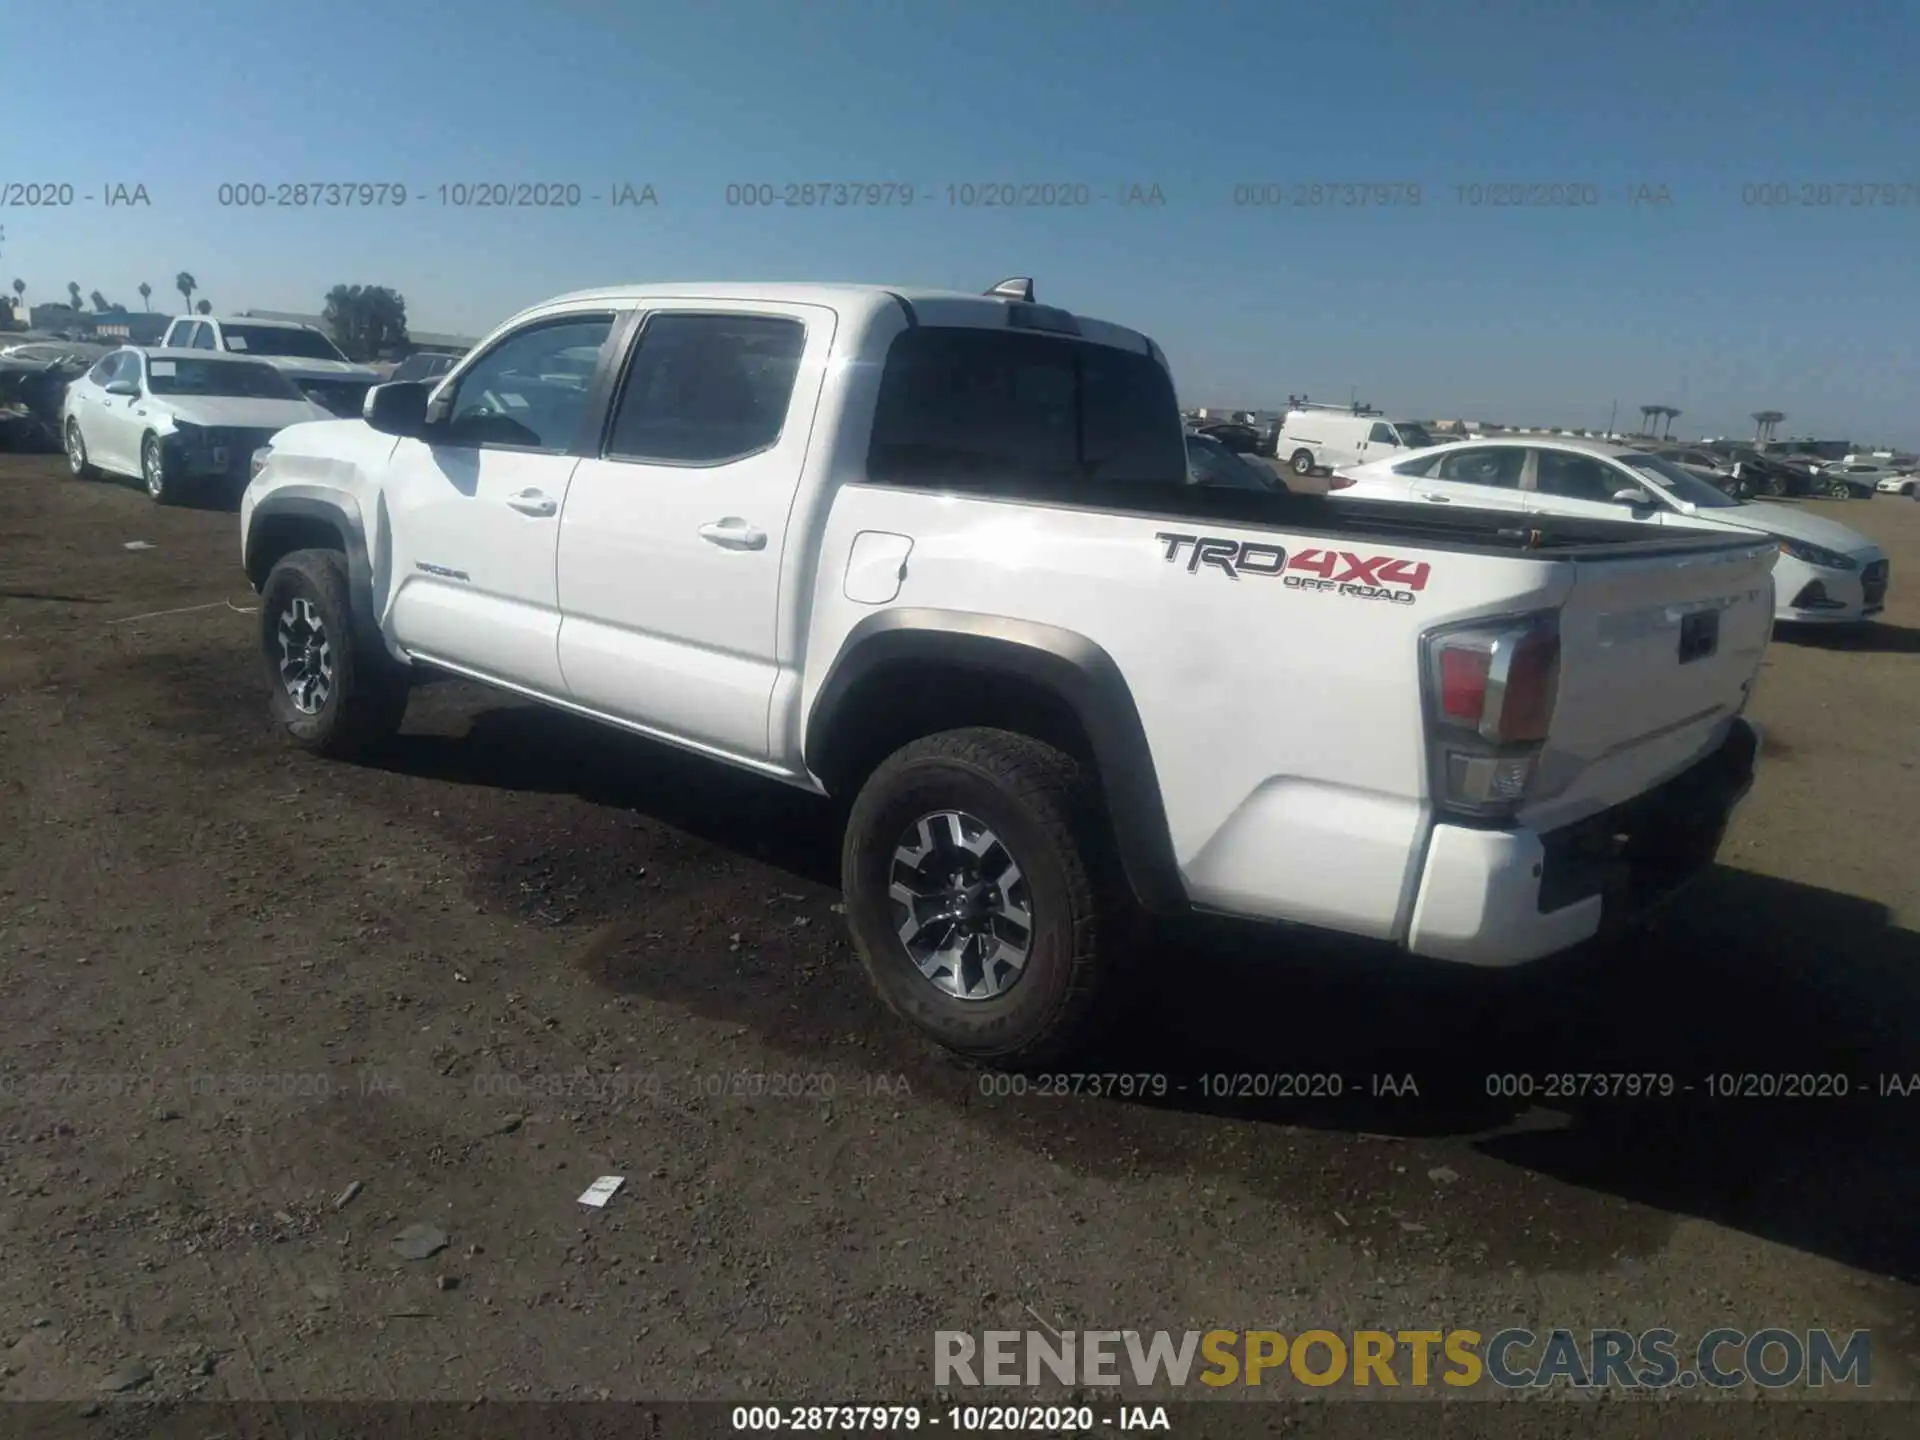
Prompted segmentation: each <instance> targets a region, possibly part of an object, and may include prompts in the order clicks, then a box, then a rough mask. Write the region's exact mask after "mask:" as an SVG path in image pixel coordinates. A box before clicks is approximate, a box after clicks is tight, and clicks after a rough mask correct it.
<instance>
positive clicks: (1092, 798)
mask: <svg viewBox="0 0 1920 1440" xmlns="http://www.w3.org/2000/svg"><path fill="white" fill-rule="evenodd" d="M1110 837H1111V830H1110V828H1109V826H1108V824H1107V821H1106V818H1105V812H1104V808H1103V807H1102V806H1101V804H1100V799H1099V795H1098V792H1097V788H1096V786H1095V782H1094V777H1093V776H1092V774H1091V773H1090V772H1089V770H1088V768H1087V767H1086V766H1084V765H1082V764H1081V763H1080V762H1078V761H1076V760H1075V759H1074V758H1073V757H1072V756H1069V755H1067V754H1065V753H1064V752H1062V751H1059V750H1056V749H1054V748H1053V747H1052V746H1050V745H1044V744H1041V743H1040V742H1039V741H1037V740H1034V739H1031V738H1029V737H1028V736H1025V735H1018V734H1014V733H1012V732H1010V731H1006V730H993V729H984V728H969V729H964V730H949V731H946V732H943V733H941V734H937V735H929V736H927V737H925V738H923V739H920V740H916V741H914V742H912V743H911V744H909V745H907V746H905V747H904V748H902V749H900V750H898V751H896V752H895V753H894V754H893V755H892V756H890V757H889V758H888V759H887V760H886V761H884V762H883V763H882V764H881V765H880V767H879V768H878V769H877V770H875V771H874V773H873V774H872V776H871V777H869V779H868V780H867V782H866V784H865V785H864V786H863V787H862V788H861V790H860V793H859V795H858V796H857V797H856V798H855V800H854V803H853V808H852V813H851V815H850V817H849V819H848V822H847V833H846V842H845V844H844V846H843V847H842V851H841V877H842V885H843V887H844V889H845V892H846V900H847V920H848V924H849V926H850V928H851V930H852V932H853V942H854V947H855V949H856V950H858V952H859V954H860V959H861V962H862V964H863V965H864V966H865V967H866V971H867V975H868V978H869V979H870V980H871V981H872V982H873V985H874V988H875V989H876V990H878V991H879V993H880V997H881V999H883V1000H884V1001H885V1002H886V1004H887V1005H888V1007H889V1008H890V1009H892V1010H893V1011H894V1012H895V1013H896V1014H897V1015H899V1016H900V1017H901V1018H903V1019H904V1020H906V1021H907V1022H908V1023H910V1024H912V1025H913V1026H914V1027H915V1028H917V1029H918V1030H920V1031H921V1032H922V1033H923V1034H925V1035H927V1036H928V1037H929V1038H931V1039H933V1040H934V1041H936V1042H938V1043H939V1044H940V1045H943V1046H945V1047H946V1048H947V1049H948V1050H951V1051H953V1052H955V1053H956V1054H960V1055H964V1056H967V1057H969V1058H972V1059H976V1060H985V1061H991V1062H994V1063H996V1064H1000V1065H1005V1066H1008V1067H1010V1068H1020V1069H1030V1068H1032V1067H1034V1066H1038V1065H1044V1064H1051V1063H1055V1062H1057V1061H1059V1060H1061V1059H1062V1058H1064V1057H1066V1056H1069V1055H1072V1054H1074V1053H1076V1052H1079V1051H1081V1050H1083V1049H1084V1047H1085V1046H1086V1045H1087V1044H1088V1043H1089V1042H1090V1041H1091V1040H1092V1039H1093V1037H1094V1035H1095V1034H1096V1033H1097V1031H1098V1029H1099V1028H1100V1026H1101V1025H1102V1023H1103V1022H1104V1021H1105V1020H1106V1019H1107V1018H1108V1016H1109V1015H1110V1014H1111V1013H1112V1007H1113V1005H1114V1003H1115V999H1116V997H1117V995H1118V993H1119V989H1120V985H1119V976H1120V971H1121V968H1122V966H1123V964H1124V955H1125V952H1126V951H1127V950H1128V949H1129V948H1130V940H1131V936H1132V933H1133V926H1132V923H1131V916H1132V911H1131V906H1130V901H1129V899H1128V897H1127V896H1126V895H1125V893H1124V883H1123V882H1122V881H1121V880H1120V879H1119V875H1118V862H1117V860H1116V858H1115V856H1114V852H1113V847H1112V844H1111V838H1110Z"/></svg>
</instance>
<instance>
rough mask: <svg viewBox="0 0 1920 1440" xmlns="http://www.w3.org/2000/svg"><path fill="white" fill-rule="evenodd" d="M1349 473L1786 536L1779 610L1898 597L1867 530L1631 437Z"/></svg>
mask: <svg viewBox="0 0 1920 1440" xmlns="http://www.w3.org/2000/svg"><path fill="white" fill-rule="evenodd" d="M1340 475H1341V476H1342V477H1344V478H1350V479H1351V480H1352V482H1353V483H1352V484H1350V485H1346V486H1343V487H1341V488H1339V489H1338V490H1336V491H1334V492H1333V499H1334V501H1335V503H1339V502H1342V501H1347V500H1396V501H1406V502H1408V503H1411V504H1425V505H1456V506H1459V507H1461V508H1463V509H1465V508H1473V509H1481V510H1511V511H1514V512H1516V513H1518V514H1526V515H1541V516H1565V517H1568V518H1578V519H1604V520H1626V521H1631V522H1637V523H1639V524H1642V525H1679V526H1689V527H1694V528H1699V529H1707V530H1740V531H1746V532H1748V533H1754V534H1761V535H1767V536H1770V537H1772V538H1773V539H1775V540H1777V541H1778V542H1779V545H1780V559H1779V562H1778V563H1777V564H1776V565H1775V567H1774V571H1773V587H1774V618H1775V619H1776V620H1783V621H1791V622H1794V623H1807V624H1849V623H1858V622H1860V621H1863V620H1870V619H1872V618H1873V617H1874V616H1875V615H1878V614H1879V613H1880V612H1881V611H1882V610H1883V609H1885V608H1886V599H1887V569H1888V567H1887V557H1886V554H1885V552H1884V551H1882V550H1881V549H1880V547H1879V546H1877V545H1875V544H1874V543H1873V541H1871V540H1869V539H1868V538H1867V537H1866V536H1864V535H1862V534H1860V532H1859V531H1857V530H1849V529H1848V528H1847V527H1846V526H1844V525H1841V524H1838V523H1836V522H1835V521H1832V520H1828V519H1825V518H1823V517H1821V516H1818V515H1812V514H1809V513H1807V512H1806V511H1805V510H1803V509H1801V508H1799V507H1798V506H1794V505H1778V504H1774V503H1772V502H1771V501H1765V500H1736V499H1734V498H1733V497H1732V496H1730V495H1728V494H1726V493H1725V492H1724V491H1722V490H1719V489H1716V488H1715V487H1714V486H1712V485H1710V484H1708V483H1707V482H1706V481H1705V480H1702V479H1701V478H1700V477H1699V476H1698V475H1695V474H1694V473H1692V472H1691V471H1689V470H1685V469H1682V468H1681V467H1680V466H1678V465H1674V464H1672V463H1670V462H1668V461H1666V460H1662V459H1661V458H1660V457H1659V456H1657V455H1649V454H1646V453H1645V452H1643V451H1640V450H1635V449H1631V448H1629V447H1628V446H1625V445H1616V444H1612V443H1610V442H1608V441H1604V440H1578V439H1569V438H1567V437H1564V436H1553V437H1541V438H1538V439H1531V438H1529V439H1518V438H1516V439H1513V440H1499V441H1486V440H1478V441H1475V440H1469V441H1465V442H1462V443H1456V444H1451V445H1438V446H1435V447H1434V448H1433V449H1431V450H1422V451H1420V452H1419V453H1417V454H1415V455H1412V456H1407V457H1404V458H1400V457H1396V458H1394V459H1391V460H1383V461H1378V462H1376V463H1374V464H1372V465H1361V466H1358V467H1354V468H1351V469H1345V470H1342V471H1341V472H1340Z"/></svg>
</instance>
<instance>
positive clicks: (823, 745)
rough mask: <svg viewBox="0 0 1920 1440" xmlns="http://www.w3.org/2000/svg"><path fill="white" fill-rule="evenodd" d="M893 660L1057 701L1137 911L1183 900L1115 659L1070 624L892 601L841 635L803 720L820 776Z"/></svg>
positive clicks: (1143, 737) (1169, 910)
mask: <svg viewBox="0 0 1920 1440" xmlns="http://www.w3.org/2000/svg"><path fill="white" fill-rule="evenodd" d="M901 662H921V663H926V662H931V663H934V664H948V665H955V666H959V667H962V668H965V669H969V670H977V671H982V672H986V673H990V674H995V675H1001V676H1006V677H1008V678H1010V679H1017V680H1021V681H1025V682H1027V683H1029V684H1032V685H1034V686H1037V687H1038V688H1040V689H1042V690H1044V691H1046V692H1048V693H1049V694H1051V695H1052V696H1053V697H1054V698H1055V699H1057V700H1059V701H1060V702H1062V703H1064V704H1065V705H1066V707H1067V708H1068V709H1069V710H1070V711H1071V712H1072V713H1073V715H1074V716H1075V718H1077V719H1078V721H1079V722H1080V726H1081V729H1082V730H1084V731H1085V733H1086V735H1087V738H1088V740H1089V741H1090V742H1091V743H1092V747H1093V760H1094V764H1095V765H1096V767H1097V768H1098V770H1099V774H1100V781H1101V785H1102V787H1103V789H1104V791H1105V796H1106V804H1107V811H1108V815H1109V816H1110V818H1111V820H1112V823H1113V829H1114V836H1115V840H1116V842H1117V844H1118V847H1119V852H1120V861H1121V864H1122V866H1123V867H1124V869H1125V871H1126V876H1127V882H1128V884H1129V886H1130V887H1131V888H1132V890H1133V892H1134V896H1135V898H1136V899H1137V900H1138V901H1139V902H1140V905H1141V907H1142V908H1143V909H1145V910H1147V911H1148V912H1149V913H1152V914H1158V915H1172V914H1179V913H1181V912H1184V911H1186V910H1187V909H1188V908H1190V907H1189V902H1188V899H1187V893H1186V886H1185V884H1184V883H1183V882H1182V880H1181V878H1180V869H1179V866H1178V864H1177V863H1176V862H1175V859H1174V853H1173V838H1172V835H1171V833H1170V832H1169V830H1168V828H1167V812H1166V806H1165V804H1164V802H1163V800H1162V798H1161V794H1160V782H1159V778H1158V774H1157V772H1156V771H1155V769H1154V764H1153V752H1152V750H1151V748H1150V747H1149V745H1148V743H1147V732H1146V727H1145V726H1144V725H1142V724H1141V722H1140V712H1139V709H1138V708H1137V707H1136V706H1135V704H1134V701H1133V692H1132V689H1131V688H1130V687H1129V686H1128V684H1127V681H1126V677H1125V676H1124V675H1123V674H1122V673H1121V670H1120V666H1119V664H1118V663H1117V662H1116V661H1115V660H1114V658H1113V657H1112V656H1111V655H1110V654H1108V653H1107V652H1106V651H1105V650H1104V649H1102V648H1101V647H1100V646H1099V645H1097V644H1095V643H1094V642H1093V641H1091V640H1089V639H1088V638H1087V637H1086V636H1084V635H1080V634H1078V633H1076V632H1074V631H1071V630H1063V629H1061V628H1059V627H1058V626H1054V625H1044V624H1040V623H1037V622H1034V621H1029V620H1013V619H1007V618H1004V617H1000V616H993V615H974V614H968V613H966V612H964V611H954V610H938V609H929V608H918V607H901V608H898V609H891V610H884V611H881V612H880V613H878V614H875V615H869V616H867V617H866V618H865V619H864V620H862V621H860V622H859V624H857V625H855V626H854V627H853V629H852V630H851V631H850V632H848V635H847V637H846V640H845V642H844V643H843V644H842V645H841V647H840V653H839V654H838V655H837V656H835V658H834V660H833V663H832V665H831V666H830V667H829V668H828V671H827V677H826V679H825V681H824V682H822V684H821V686H820V693H819V695H818V696H817V697H816V698H815V700H814V703H813V707H812V709H811V710H810V711H809V712H808V715H807V718H806V730H805V736H804V741H803V754H804V755H805V758H806V762H807V767H808V769H810V770H812V771H813V772H814V774H815V775H819V774H821V773H822V772H823V770H824V769H825V768H828V767H829V758H828V757H829V756H830V755H831V753H832V749H833V747H834V745H835V743H836V740H835V737H836V735H837V734H838V733H839V732H840V727H841V725H842V724H843V723H845V722H847V721H848V719H849V717H847V716H846V715H845V714H844V710H845V708H846V706H847V704H848V702H849V699H850V697H851V696H852V695H853V693H854V691H855V689H856V688H857V687H858V685H859V684H860V682H861V681H863V680H864V679H866V678H867V677H868V676H870V675H872V674H874V673H875V672H876V671H879V670H881V669H884V668H885V667H887V666H889V665H893V664H897V663H901Z"/></svg>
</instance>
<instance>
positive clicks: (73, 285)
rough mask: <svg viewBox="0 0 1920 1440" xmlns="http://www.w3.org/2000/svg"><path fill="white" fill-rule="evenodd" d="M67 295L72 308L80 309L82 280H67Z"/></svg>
mask: <svg viewBox="0 0 1920 1440" xmlns="http://www.w3.org/2000/svg"><path fill="white" fill-rule="evenodd" d="M67 295H68V298H69V300H70V302H71V305H72V308H73V309H75V310H78V309H79V308H80V282H79V281H78V280H69V281H68V282H67Z"/></svg>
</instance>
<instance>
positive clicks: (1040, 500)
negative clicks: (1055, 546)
mask: <svg viewBox="0 0 1920 1440" xmlns="http://www.w3.org/2000/svg"><path fill="white" fill-rule="evenodd" d="M949 488H951V489H952V490H953V491H954V492H955V493H958V494H970V493H980V494H981V495H982V497H983V498H993V499H996V500H1005V499H1006V498H1007V497H1005V496H1002V495H996V494H994V493H993V490H994V486H993V483H992V482H991V481H990V480H983V481H982V483H981V484H980V485H979V486H978V487H977V492H976V487H974V486H972V485H969V484H966V483H964V482H962V483H956V484H954V485H952V486H951V487H949ZM1020 499H1021V500H1022V501H1024V502H1025V503H1028V504H1034V505H1046V506H1049V507H1059V508H1064V509H1075V510H1095V511H1098V512H1100V513H1103V514H1110V515H1126V514H1134V515H1141V516H1149V517H1153V518H1159V519H1182V520H1221V521H1225V522H1227V523H1229V524H1235V525H1256V526H1260V527H1263V528H1271V529H1275V530H1285V531H1288V532H1289V533H1291V534H1294V535H1304V536H1310V537H1314V538H1323V539H1327V540H1347V541H1356V540H1365V541H1380V542H1391V541H1398V542H1400V543H1402V544H1409V545H1418V546H1420V547H1421V548H1422V549H1429V550H1450V551H1457V552H1462V553H1466V554H1480V555H1492V554H1502V553H1507V552H1513V551H1528V552H1534V553H1535V554H1536V555H1539V554H1540V553H1542V552H1544V553H1545V554H1548V555H1551V556H1552V557H1553V558H1554V559H1561V560H1574V561H1579V560H1604V559H1613V558H1616V557H1619V556H1623V555H1647V556H1652V555H1699V554H1712V553H1714V552H1717V551H1722V550H1739V549H1749V548H1751V547H1752V546H1753V544H1754V537H1753V536H1751V535H1745V536H1743V535H1736V534H1725V535H1721V534H1716V533H1715V532H1712V531H1708V530H1688V531H1685V532H1684V533H1676V531H1675V530H1674V529H1662V528H1660V527H1658V526H1653V525H1645V524H1641V523H1639V522H1636V521H1632V520H1588V519H1570V518H1565V517H1561V516H1548V515H1538V516H1535V515H1524V516H1523V515H1515V514H1514V513H1513V512H1512V511H1508V510H1473V509H1468V508H1466V507H1464V506H1452V507H1445V508H1443V507H1441V506H1438V505H1400V504H1395V503H1393V502H1390V501H1385V500H1339V499H1333V498H1331V497H1329V496H1325V495H1297V494H1292V493H1285V494H1281V493H1275V494H1271V495H1262V494H1260V493H1258V492H1256V491H1252V490H1232V489H1227V488H1225V487H1212V486H1204V485H1170V486H1166V487H1164V488H1163V487H1148V486H1134V487H1129V488H1127V489H1125V490H1116V491H1115V492H1114V498H1113V503H1110V504H1099V505H1096V504H1092V503H1090V502H1089V501H1088V499H1087V495H1086V490H1085V488H1084V487H1082V486H1067V485H1062V486H1059V487H1057V488H1056V487H1051V486H1041V485H1036V484H1034V483H1032V482H1023V483H1022V487H1021V496H1020Z"/></svg>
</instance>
